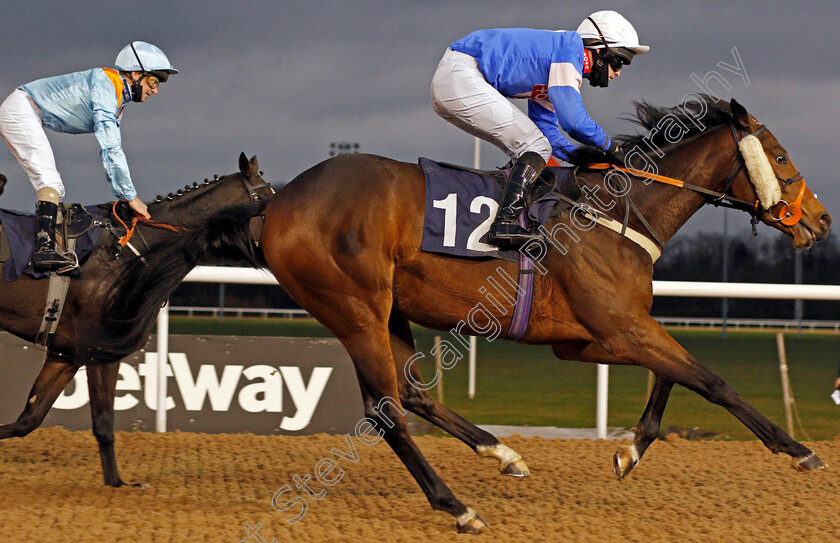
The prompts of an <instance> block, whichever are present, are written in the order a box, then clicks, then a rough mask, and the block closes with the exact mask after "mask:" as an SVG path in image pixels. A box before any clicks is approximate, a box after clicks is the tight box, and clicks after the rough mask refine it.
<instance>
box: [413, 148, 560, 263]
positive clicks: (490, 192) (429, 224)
mask: <svg viewBox="0 0 840 543" xmlns="http://www.w3.org/2000/svg"><path fill="white" fill-rule="evenodd" d="M420 166H421V167H422V168H423V173H424V174H425V176H426V207H425V213H424V218H423V240H422V243H421V248H422V250H424V251H426V252H430V253H437V254H444V255H450V256H457V257H461V258H499V259H502V260H511V261H514V262H518V261H519V252H518V251H515V250H508V251H500V250H499V249H498V248H496V247H494V246H493V245H490V244H488V243H487V233H488V231H489V230H490V225H491V224H493V219H494V218H495V217H496V210H497V209H498V207H499V205H498V201H499V199H500V198H501V196H502V189H503V187H502V184H503V179H506V178H507V173H508V172H507V171H505V170H501V171H500V173H498V174H497V173H496V172H479V171H477V170H466V169H463V168H460V167H457V166H451V165H448V164H441V163H439V162H435V161H433V160H429V159H427V158H421V159H420ZM546 170H547V171H549V172H550V173H551V174H553V176H549V178H552V177H553V179H554V185H553V187H552V186H549V187H545V188H544V189H545V190H541V191H539V192H540V193H542V194H544V195H543V196H538V197H537V199H536V201H535V202H532V203H530V204H529V206H528V219H529V222H530V223H531V226H532V227H536V225H537V224H539V225H543V224H545V222H546V221H547V220H548V218H549V215H550V213H551V210H552V208H553V207H554V206H555V204H557V202H558V201H559V199H558V198H557V196H556V195H555V194H554V191H553V190H551V189H558V190H559V188H560V186H561V185H562V184H563V182H564V181H565V180H566V178H567V177H568V176H569V175H571V169H569V168H546Z"/></svg>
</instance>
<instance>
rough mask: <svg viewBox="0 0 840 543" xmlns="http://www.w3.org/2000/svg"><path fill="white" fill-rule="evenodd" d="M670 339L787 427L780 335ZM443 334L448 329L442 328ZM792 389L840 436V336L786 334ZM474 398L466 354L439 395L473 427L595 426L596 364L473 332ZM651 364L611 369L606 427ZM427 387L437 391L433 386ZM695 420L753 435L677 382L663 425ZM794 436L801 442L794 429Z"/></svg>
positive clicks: (420, 339)
mask: <svg viewBox="0 0 840 543" xmlns="http://www.w3.org/2000/svg"><path fill="white" fill-rule="evenodd" d="M170 330H171V332H172V333H173V334H236V335H281V336H296V337H329V336H330V334H329V332H328V331H327V330H326V329H324V328H323V327H322V326H320V325H319V324H317V323H315V322H313V321H308V320H291V321H290V320H282V319H257V318H254V319H250V318H243V319H231V318H228V319H225V321H224V322H222V323H220V322H219V321H218V320H217V319H214V318H212V317H192V318H187V317H171V321H170ZM414 333H415V339H416V340H417V346H418V350H419V351H420V352H422V353H424V354H425V355H426V357H425V358H424V359H423V360H421V361H420V368H421V370H422V371H423V375H424V376H425V378H426V379H431V377H432V375H433V369H432V368H433V359H432V356H431V354H430V349H431V347H432V345H433V341H434V339H433V338H434V336H435V335H438V334H441V333H440V332H436V331H432V330H427V329H423V328H419V327H417V328H415V329H414ZM671 334H672V336H673V337H674V338H675V339H676V340H677V341H679V342H680V344H682V345H683V347H685V348H686V349H687V350H688V351H689V352H690V353H692V354H693V355H694V356H695V357H696V358H697V359H698V360H699V361H700V362H701V363H702V364H704V365H706V366H707V367H709V368H711V369H712V370H713V371H715V372H716V373H717V374H718V375H720V376H721V377H723V379H724V380H726V381H727V382H728V383H729V384H730V385H732V386H733V387H734V388H735V390H737V391H738V393H739V394H740V395H741V396H742V397H743V398H745V399H746V400H747V401H748V402H750V403H751V404H752V405H753V406H754V407H755V408H756V409H758V410H759V411H760V412H761V413H763V414H764V415H765V416H767V417H768V418H770V420H772V421H773V422H775V423H776V424H778V425H779V426H781V427H783V428H784V427H785V426H786V424H785V416H784V405H783V403H782V385H781V377H780V374H779V362H778V357H777V353H776V338H775V335H774V334H773V333H769V332H749V331H743V332H742V331H734V332H729V334H728V338H727V339H725V340H724V339H722V338H721V336H720V333H719V332H714V331H706V330H703V331H685V330H673V331H671ZM441 335H443V336H444V337H445V335H444V334H441ZM785 346H786V350H787V359H788V366H789V374H790V381H791V386H792V389H793V392H794V395H795V397H796V403H797V406H798V408H799V414H800V416H801V419H802V423H803V426H804V429H805V432H807V435H808V437H810V438H811V439H817V440H825V439H833V438H834V437H835V436H837V435H840V407H838V406H835V405H834V403H833V402H832V401H831V399H830V398H829V394H830V393H831V391H832V387H833V384H834V379H835V375H836V373H835V372H836V368H837V362H838V356H839V355H840V335H830V334H825V335H822V334H803V335H802V336H801V337H797V336H796V334H788V335H786V336H785ZM477 368H478V371H477V379H476V396H475V398H474V399H472V400H470V399H469V398H468V397H467V360H466V358H464V359H463V360H461V361H460V362H458V364H457V365H456V366H455V367H453V368H452V369H450V370H448V371H445V372H444V378H443V383H444V402H445V403H446V404H447V405H448V406H449V407H450V408H452V409H453V410H455V411H456V412H457V413H459V414H461V415H462V416H464V417H465V418H467V419H468V420H470V421H471V422H473V423H475V424H514V425H529V426H559V427H569V428H588V427H593V426H594V425H595V382H596V366H595V365H593V364H581V363H578V362H567V361H563V360H558V359H557V358H555V357H554V355H553V354H552V352H551V349H550V348H549V347H545V346H531V345H519V344H516V343H511V342H507V341H501V340H497V341H493V342H488V341H487V340H486V339H483V338H479V339H478V363H477ZM646 386H647V371H646V370H644V369H642V368H638V367H624V366H611V367H610V377H609V417H608V425H609V426H619V427H622V426H623V427H631V426H633V425H634V424H636V422H637V421H638V418H639V416H640V415H641V414H642V411H643V410H644V406H645V399H646V398H645V392H646ZM432 394H435V391H434V390H432ZM669 425H674V426H681V427H688V428H694V427H699V428H702V429H704V430H709V431H712V432H715V433H718V434H721V436H722V437H723V438H725V439H755V437H754V436H753V434H752V433H751V432H750V431H749V430H747V428H746V427H744V426H743V424H741V423H740V422H739V421H738V420H737V419H735V418H734V417H733V416H732V415H730V414H729V413H728V412H726V411H725V410H724V409H723V408H720V407H718V406H715V405H712V404H710V403H708V402H706V401H705V400H704V399H702V398H701V397H700V396H698V395H697V394H695V393H693V392H691V391H689V390H686V389H684V388H682V387H679V386H676V387H674V390H673V392H672V393H671V398H670V401H669V402H668V408H667V409H666V411H665V416H664V418H663V421H662V428H663V430H664V429H665V428H666V427H667V426H669ZM795 435H796V437H797V439H805V438H806V436H805V435H804V434H803V433H802V428H800V427H799V426H798V425H797V427H796V432H795Z"/></svg>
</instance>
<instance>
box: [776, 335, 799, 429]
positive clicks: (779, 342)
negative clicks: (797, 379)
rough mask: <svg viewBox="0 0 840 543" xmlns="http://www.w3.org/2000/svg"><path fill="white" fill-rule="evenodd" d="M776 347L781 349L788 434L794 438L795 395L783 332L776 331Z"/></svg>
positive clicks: (780, 362)
mask: <svg viewBox="0 0 840 543" xmlns="http://www.w3.org/2000/svg"><path fill="white" fill-rule="evenodd" d="M776 349H777V350H778V351H779V373H781V375H782V401H784V403H785V422H786V423H787V431H788V435H789V436H790V437H791V438H793V439H796V438H794V437H793V412H792V410H791V405H792V404H793V396H792V394H791V392H790V379H789V378H788V365H787V354H785V336H784V334H782V333H781V332H777V333H776Z"/></svg>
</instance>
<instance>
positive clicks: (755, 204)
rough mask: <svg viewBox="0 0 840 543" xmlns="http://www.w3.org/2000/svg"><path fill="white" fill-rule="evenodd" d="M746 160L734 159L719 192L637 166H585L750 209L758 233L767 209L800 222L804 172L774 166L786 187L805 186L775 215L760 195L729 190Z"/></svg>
mask: <svg viewBox="0 0 840 543" xmlns="http://www.w3.org/2000/svg"><path fill="white" fill-rule="evenodd" d="M730 128H731V130H732V136H733V138H734V139H735V144H736V145H737V144H738V143H739V142H740V141H741V129H740V128H738V127H737V126H736V125H735V123H732V124H730ZM765 130H767V127H766V126H765V125H763V124H762V125H759V127H758V128H757V129H756V130H755V131H753V132H750V133H749V134H748V135H751V136H756V137H757V136H758V135H759V134H761V133H762V132H764V131H765ZM739 154H740V150H739ZM745 164H746V162H745V161H744V159H743V157H741V159H739V160H736V161H735V165H734V166H733V167H732V170H731V171H730V172H729V175H728V176H727V179H726V184H725V185H724V188H723V190H722V191H720V192H718V191H714V190H710V189H707V188H705V187H699V186H697V185H693V184H691V183H686V182H685V181H682V180H680V179H674V178H672V177H667V176H664V175H659V174H655V173H650V172H647V171H644V170H637V169H635V168H630V167H622V166H616V165H614V164H607V163H602V164H588V165H587V166H586V168H587V169H593V170H618V171H621V172H624V173H626V174H629V175H632V176H634V177H639V178H642V179H648V180H650V181H656V182H658V183H663V184H666V185H671V186H673V187H678V188H684V189H688V190H691V191H694V192H697V193H700V194H703V195H704V196H706V197H707V198H709V199H710V200H711V203H712V205H714V206H716V207H717V206H720V207H726V208H731V209H738V210H741V211H746V212H747V213H749V214H750V216H751V217H752V219H751V221H750V222H751V224H752V228H753V233H756V228H755V227H756V225H757V224H758V223H759V222H760V220H761V216H762V215H763V214H765V213H767V214H768V215H769V216H770V219H771V220H772V221H775V222H781V223H782V224H783V225H785V226H793V225H795V224H797V223H798V222H799V221H800V219H801V218H802V197H803V196H804V195H805V180H804V179H803V177H802V174H801V173H799V171H798V170H797V172H796V174H795V175H794V176H793V177H788V178H783V177H780V176H779V175H778V174H776V172H775V170H773V173H774V175H775V176H776V179H778V180H779V181H782V182H783V183H784V184H785V187H787V186H788V185H790V184H791V183H795V182H797V181H802V187H801V188H800V189H799V193H798V194H797V196H796V199H795V200H794V201H793V202H790V203H789V202H787V201H786V200H779V202H778V203H782V204H784V208H783V209H784V212H781V213H780V214H779V216H778V217H775V216H774V215H773V213H771V212H770V210H769V209H763V208H762V207H761V204H760V202H759V201H758V199H756V200H754V201H749V200H742V199H740V198H736V197H734V196H732V195H730V194H729V190H730V189H731V188H732V184H733V183H734V182H735V178H736V177H737V175H738V173H739V172H740V171H741V170H742V169H743V168H744V166H745ZM771 167H772V166H771ZM606 175H608V174H606Z"/></svg>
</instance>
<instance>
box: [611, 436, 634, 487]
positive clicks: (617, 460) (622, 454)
mask: <svg viewBox="0 0 840 543" xmlns="http://www.w3.org/2000/svg"><path fill="white" fill-rule="evenodd" d="M638 464H639V453H638V452H637V451H636V446H635V445H630V446H629V447H628V446H626V445H621V446H620V447H619V448H618V450H617V451H615V454H614V455H613V472H615V477H616V479H618V480H619V481H620V480H622V479H623V478H624V477H627V474H628V473H630V472H631V471H633V468H635V467H636V466H637V465H638Z"/></svg>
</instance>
